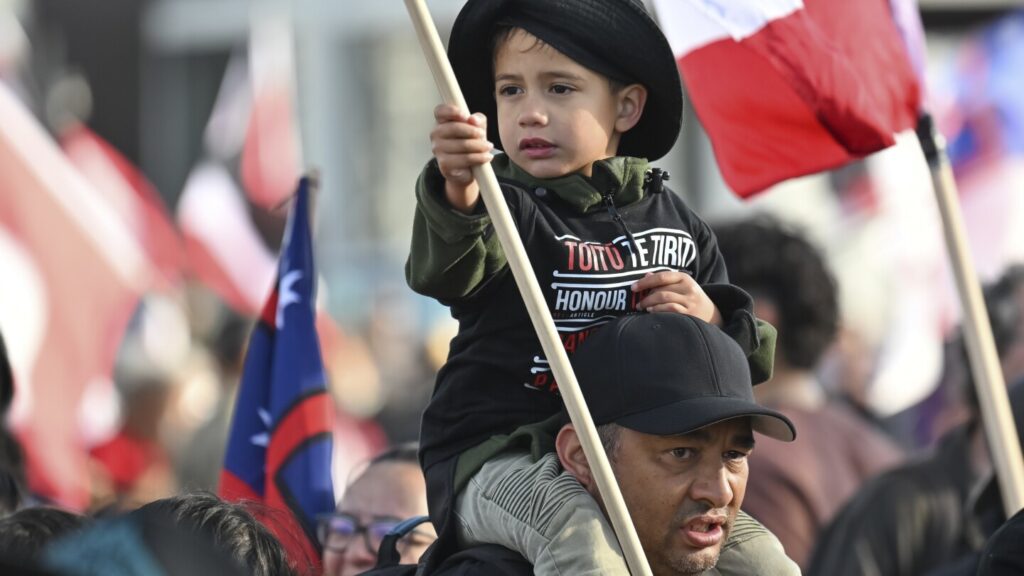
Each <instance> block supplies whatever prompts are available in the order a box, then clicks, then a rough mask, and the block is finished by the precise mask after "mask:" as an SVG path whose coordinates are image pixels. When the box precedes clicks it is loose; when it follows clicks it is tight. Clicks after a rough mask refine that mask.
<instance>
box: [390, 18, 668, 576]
mask: <svg viewBox="0 0 1024 576" xmlns="http://www.w3.org/2000/svg"><path fill="white" fill-rule="evenodd" d="M405 6H406V8H407V9H408V10H409V16H410V17H411V18H412V22H413V26H415V28H416V35H417V36H418V37H419V40H420V47H421V48H422V49H423V54H424V55H425V56H426V58H427V63H428V64H429V65H430V71H431V72H432V73H433V75H434V81H435V82H436V83H437V87H438V90H440V92H441V97H442V98H443V99H444V102H445V103H447V104H454V105H455V106H458V107H459V108H460V109H461V110H462V111H463V112H464V113H466V114H468V113H469V108H468V106H467V105H466V100H465V98H463V96H462V91H461V90H460V89H459V85H458V83H457V82H456V80H455V72H454V71H452V67H451V64H450V63H449V62H448V57H447V56H446V55H445V51H444V46H442V44H441V38H440V37H439V36H438V34H437V28H436V27H435V26H434V21H433V19H431V17H430V13H429V12H428V10H427V7H426V4H425V3H424V0H405ZM488 120H489V121H495V119H494V118H489V119H488ZM473 176H474V177H475V178H476V181H477V183H478V184H479V185H480V193H481V194H482V195H483V199H484V205H485V206H486V207H487V212H488V214H490V216H491V221H492V223H493V224H494V230H495V232H496V233H497V234H498V239H499V240H500V241H501V247H502V249H504V251H505V257H506V258H507V259H508V263H509V267H510V268H511V269H512V274H513V275H514V276H515V279H516V284H518V285H519V291H520V293H521V294H522V296H523V302H525V303H526V309H527V311H529V313H530V320H531V321H532V322H533V328H534V330H536V332H537V336H538V338H540V343H541V346H542V347H543V349H544V354H545V355H546V356H547V358H548V362H549V363H550V365H551V371H552V372H553V373H554V376H555V379H556V381H557V382H558V389H559V391H560V392H561V394H562V398H563V399H564V401H565V406H566V408H567V409H568V412H569V417H570V418H571V419H572V423H573V425H574V426H575V428H576V433H577V435H578V436H579V438H580V443H581V444H582V446H583V452H584V454H586V456H587V461H588V462H590V466H591V468H592V469H593V471H594V477H595V479H596V480H597V486H598V489H599V490H600V492H601V496H602V497H603V499H604V504H605V508H606V509H607V511H608V516H609V519H610V520H611V524H612V527H613V528H614V529H615V534H616V536H617V537H618V539H619V543H620V545H621V546H622V551H623V553H624V554H625V557H626V564H627V565H628V566H629V570H630V572H632V574H634V576H649V575H650V574H651V569H650V567H648V565H647V557H646V556H644V553H643V548H641V547H640V539H639V538H638V537H637V535H636V530H634V528H633V523H632V522H631V521H630V518H629V512H628V511H627V510H626V504H625V502H624V501H623V499H622V494H621V492H620V491H619V487H618V484H616V483H615V476H614V475H613V474H612V469H611V466H610V465H609V463H608V457H607V456H606V455H605V453H604V448H603V447H602V445H601V440H600V438H599V437H598V435H597V429H596V428H595V427H594V422H593V420H592V419H591V417H590V411H589V410H588V409H587V403H586V401H585V400H584V399H583V394H582V393H581V392H580V387H579V383H577V381H576V375H575V374H574V373H573V371H572V366H571V365H570V364H569V357H568V356H567V355H566V353H565V348H564V347H563V346H562V341H561V339H560V338H559V337H558V333H557V332H556V331H555V323H554V321H553V320H552V319H551V312H550V311H549V310H548V307H547V304H546V303H545V301H544V295H543V294H542V293H541V291H540V285H539V284H538V283H537V277H536V276H535V275H534V273H533V268H532V267H531V266H530V261H529V258H527V255H526V250H525V249H524V248H523V243H522V240H520V238H519V233H518V232H517V230H516V227H515V222H513V221H512V215H511V214H510V213H509V210H508V206H507V205H506V204H505V198H504V196H503V195H502V193H501V189H500V188H499V187H498V179H497V178H496V177H495V175H494V170H493V169H492V168H491V165H490V164H484V165H482V166H478V167H475V168H473Z"/></svg>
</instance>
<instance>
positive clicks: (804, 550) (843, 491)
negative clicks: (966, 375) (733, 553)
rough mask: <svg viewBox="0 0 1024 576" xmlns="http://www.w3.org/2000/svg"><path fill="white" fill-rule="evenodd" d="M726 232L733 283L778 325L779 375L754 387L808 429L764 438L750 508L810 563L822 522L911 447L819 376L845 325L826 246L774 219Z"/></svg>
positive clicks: (720, 231) (754, 459) (754, 463)
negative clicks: (788, 440) (822, 250)
mask: <svg viewBox="0 0 1024 576" xmlns="http://www.w3.org/2000/svg"><path fill="white" fill-rule="evenodd" d="M716 233H717V235H718V240H719V249H720V250H721V251H722V256H723V257H724V258H725V262H726V266H727V268H728V270H729V279H730V281H731V282H733V283H734V284H736V285H737V286H740V287H741V288H744V289H745V290H747V291H748V292H750V294H751V296H753V298H754V313H755V315H756V316H757V317H758V318H762V319H764V320H765V321H766V322H769V323H771V324H772V325H774V326H775V327H776V328H777V329H778V350H777V353H776V358H775V370H774V374H773V375H772V377H771V378H770V379H769V380H768V381H767V382H765V383H763V384H760V385H758V386H755V387H754V395H755V397H756V398H757V401H758V403H760V404H762V405H764V406H766V407H769V408H773V409H775V410H778V411H780V412H782V413H783V414H785V415H786V416H788V417H789V418H790V419H791V420H792V421H793V424H794V425H795V426H796V428H797V429H798V430H800V435H799V437H798V438H797V439H796V441H795V442H793V443H792V444H785V445H784V444H783V443H781V442H776V441H773V440H771V439H765V440H764V441H761V442H758V445H757V450H755V451H754V453H753V454H752V455H751V456H750V478H751V479H752V482H751V483H750V485H749V487H748V488H747V496H746V500H744V502H743V509H744V510H746V511H747V512H748V513H749V514H750V515H751V516H753V517H754V518H756V519H758V520H760V521H761V522H762V523H763V524H764V525H765V526H766V527H767V528H768V529H769V530H771V531H772V532H773V533H774V534H775V535H776V536H778V538H779V540H781V541H782V545H783V547H785V549H786V553H787V554H789V556H790V557H791V558H792V559H793V560H795V561H796V562H797V564H799V565H800V567H801V568H802V569H806V567H807V564H808V561H809V559H810V554H811V549H812V547H813V546H814V543H815V540H816V538H817V536H818V534H819V533H820V531H821V529H822V528H823V527H824V526H825V525H827V524H828V522H829V520H831V519H832V517H833V516H834V515H835V513H836V512H837V511H838V510H839V509H840V508H841V507H842V505H843V504H844V503H845V502H846V500H847V499H848V498H849V497H850V496H852V495H853V494H854V492H856V491H857V489H858V488H859V487H860V486H861V485H862V484H863V483H864V482H865V481H866V480H867V479H869V478H871V477H873V476H874V475H876V474H878V473H879V472H881V471H883V470H884V469H886V468H889V467H891V466H893V465H895V464H896V463H898V462H899V461H900V460H901V458H902V455H901V452H900V450H899V449H898V448H897V447H896V446H895V445H894V444H893V443H892V441H890V440H889V439H887V438H886V437H885V436H883V435H882V434H881V433H880V432H879V431H877V430H876V429H874V428H873V427H872V426H871V425H870V424H869V423H868V422H866V421H865V420H863V419H862V418H860V417H859V416H857V415H856V414H855V413H854V412H853V411H851V410H849V409H848V408H846V407H845V406H844V405H842V404H840V403H837V402H834V401H832V400H830V399H829V398H828V397H827V396H826V393H825V391H824V389H823V388H822V387H821V385H820V383H819V382H818V380H817V379H816V377H815V372H814V371H815V368H816V367H817V365H818V362H819V360H820V359H821V358H822V355H823V354H824V352H825V351H826V350H827V349H828V347H829V346H830V345H831V344H832V342H833V341H834V339H835V337H836V333H837V330H838V326H839V305H838V299H837V288H836V283H835V280H834V279H833V277H832V275H831V274H830V273H829V271H828V270H827V268H826V266H825V262H824V260H823V259H822V256H821V255H820V254H819V253H818V251H817V250H816V249H815V248H814V247H813V246H811V244H810V243H809V242H808V241H807V240H806V239H804V238H803V237H802V236H801V235H799V234H797V233H795V232H793V231H790V230H788V229H787V228H786V227H784V226H783V225H782V224H781V223H779V222H777V221H775V220H772V219H769V218H767V217H761V218H757V219H754V220H749V221H743V222H737V223H733V224H729V225H725V226H720V227H718V228H717V229H716Z"/></svg>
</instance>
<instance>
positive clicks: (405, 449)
mask: <svg viewBox="0 0 1024 576" xmlns="http://www.w3.org/2000/svg"><path fill="white" fill-rule="evenodd" d="M419 449H420V445H419V444H418V443H416V442H403V443H401V444H396V445H394V446H392V447H391V448H388V449H387V450H385V451H383V452H381V453H380V454H378V455H376V456H374V457H373V460H370V463H369V464H367V466H366V467H367V468H369V467H370V466H373V465H374V464H383V463H385V462H399V463H406V464H416V465H417V466H419V463H420V461H419Z"/></svg>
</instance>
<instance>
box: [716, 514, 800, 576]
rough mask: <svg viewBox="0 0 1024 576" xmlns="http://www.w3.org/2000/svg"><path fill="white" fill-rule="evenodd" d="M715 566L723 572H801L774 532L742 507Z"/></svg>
mask: <svg viewBox="0 0 1024 576" xmlns="http://www.w3.org/2000/svg"><path fill="white" fill-rule="evenodd" d="M716 568H717V570H718V573H720V574H722V576H741V575H747V574H760V575H763V576H799V575H800V567H799V566H797V564H796V562H793V560H791V559H790V558H789V556H786V551H785V550H784V549H783V548H782V543H781V542H779V539H778V538H776V537H775V534H772V533H771V531H770V530H768V529H767V528H765V527H764V525H763V524H761V523H760V522H758V521H757V520H754V518H752V517H751V516H750V515H749V514H747V513H746V512H743V511H742V510H741V511H740V513H739V514H737V515H736V521H735V522H734V523H733V526H732V531H731V532H730V533H729V538H728V539H727V540H726V541H725V545H724V546H723V547H722V554H721V555H720V556H719V558H718V566H716Z"/></svg>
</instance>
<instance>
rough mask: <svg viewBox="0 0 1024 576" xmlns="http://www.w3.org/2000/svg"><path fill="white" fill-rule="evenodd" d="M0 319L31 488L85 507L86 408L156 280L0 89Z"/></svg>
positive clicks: (98, 199) (122, 229)
mask: <svg viewBox="0 0 1024 576" xmlns="http://www.w3.org/2000/svg"><path fill="white" fill-rule="evenodd" d="M0 198H2V199H3V201H2V202H0V251H2V252H4V254H2V255H0V279H2V282H0V295H2V296H0V325H2V329H3V331H4V338H5V339H6V341H7V343H8V346H9V349H10V353H11V361H12V365H13V367H14V371H15V381H16V391H15V397H14V406H13V407H12V411H11V423H12V425H13V427H14V429H15V432H16V433H17V434H18V436H19V438H20V439H21V441H22V443H23V444H24V446H25V449H26V452H27V455H28V463H29V478H30V483H31V485H32V487H33V489H34V490H36V491H37V492H39V493H41V494H42V495H44V496H46V497H49V498H52V499H54V500H55V501H56V502H58V503H60V504H62V505H64V506H68V507H72V508H76V509H82V508H84V507H85V506H86V505H87V504H88V481H87V478H88V474H87V469H86V464H87V460H86V452H85V449H84V447H83V446H82V445H81V441H80V438H81V435H80V433H79V426H78V422H79V405H80V402H81V399H82V396H83V392H84V391H85V390H86V388H87V387H88V386H90V385H92V384H95V383H103V382H108V381H109V378H110V373H111V369H112V366H113V362H114V357H115V354H116V352H117V348H118V345H119V343H120V341H121V337H122V335H123V333H124V328H125V326H126V324H127V321H128V319H129V317H130V315H131V313H132V311H133V309H134V307H135V305H136V303H137V299H138V296H139V295H140V293H141V291H142V288H143V287H144V286H145V285H146V284H147V283H148V282H149V279H150V277H151V275H152V271H151V269H150V264H149V262H148V260H147V258H146V255H145V253H144V251H143V250H142V249H141V247H140V246H139V244H138V243H137V241H136V240H135V238H134V236H133V235H132V231H131V230H129V229H128V228H127V227H126V226H125V225H124V223H123V222H122V221H121V219H120V218H119V216H118V214H117V211H116V210H113V209H112V208H111V207H110V205H109V204H108V202H107V201H106V200H105V199H104V198H103V196H102V195H100V194H99V193H98V192H96V190H95V189H93V187H92V186H90V184H89V183H88V181H87V180H86V179H85V178H84V177H82V175H81V174H79V173H78V171H77V170H75V169H74V167H73V166H72V165H71V163H70V162H68V160H67V158H66V157H65V156H64V155H63V154H62V153H61V151H60V149H59V148H58V147H57V144H56V143H55V142H54V141H53V140H52V139H51V138H50V136H49V135H48V134H47V133H46V131H45V130H44V129H43V128H42V127H41V126H40V125H39V123H38V122H37V121H36V120H35V118H33V117H32V115H31V114H30V113H29V111H28V110H27V109H26V108H25V107H24V106H23V105H22V104H21V103H20V102H19V101H18V100H17V99H16V98H15V97H14V95H13V94H12V93H11V92H10V91H9V90H7V89H6V88H5V87H4V86H3V85H2V84H0Z"/></svg>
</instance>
